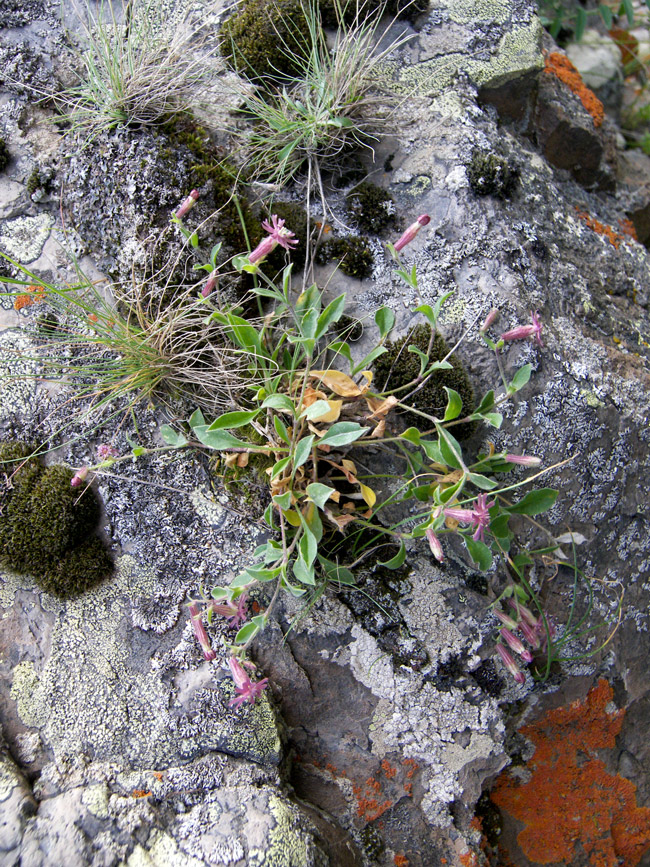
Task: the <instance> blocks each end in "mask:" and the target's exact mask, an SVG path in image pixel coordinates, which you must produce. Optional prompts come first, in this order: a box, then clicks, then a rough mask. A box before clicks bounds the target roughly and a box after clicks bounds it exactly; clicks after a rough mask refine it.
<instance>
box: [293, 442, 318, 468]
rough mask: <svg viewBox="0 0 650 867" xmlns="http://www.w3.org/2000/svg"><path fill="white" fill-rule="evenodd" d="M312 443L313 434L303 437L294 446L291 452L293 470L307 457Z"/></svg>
mask: <svg viewBox="0 0 650 867" xmlns="http://www.w3.org/2000/svg"><path fill="white" fill-rule="evenodd" d="M313 445H314V435H313V434H310V435H309V436H308V437H303V438H302V439H301V440H300V442H299V443H298V445H297V446H296V448H295V451H294V453H293V472H294V473H295V471H296V470H297V469H298V467H301V466H302V465H303V464H304V463H305V462H306V461H307V460H308V458H309V455H310V454H311V450H312V446H313Z"/></svg>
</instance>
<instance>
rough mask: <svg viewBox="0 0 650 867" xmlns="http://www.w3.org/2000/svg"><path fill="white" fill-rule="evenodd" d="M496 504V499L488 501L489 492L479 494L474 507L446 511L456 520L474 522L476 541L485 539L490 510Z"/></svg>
mask: <svg viewBox="0 0 650 867" xmlns="http://www.w3.org/2000/svg"><path fill="white" fill-rule="evenodd" d="M493 505H494V500H492V502H491V503H488V502H487V494H479V495H478V497H477V498H476V502H475V504H474V508H473V509H456V508H453V507H452V508H449V509H444V510H443V511H444V513H445V515H446V516H447V517H448V518H453V519H454V520H455V521H462V522H463V523H464V524H474V526H475V527H476V532H475V533H474V536H473V537H472V538H473V539H474V540H475V541H476V540H479V541H481V542H482V541H483V538H484V536H485V529H486V527H489V526H490V514H489V510H490V509H491V508H492V506H493Z"/></svg>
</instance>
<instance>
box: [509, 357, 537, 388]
mask: <svg viewBox="0 0 650 867" xmlns="http://www.w3.org/2000/svg"><path fill="white" fill-rule="evenodd" d="M532 371H533V365H532V364H524V366H523V367H520V368H519V370H518V371H517V372H516V373H515V375H514V376H513V377H512V382H511V383H510V385H509V386H508V394H514V393H515V392H516V391H519V390H520V389H522V388H523V387H524V386H525V385H526V383H527V382H528V380H529V379H530V374H531V373H532Z"/></svg>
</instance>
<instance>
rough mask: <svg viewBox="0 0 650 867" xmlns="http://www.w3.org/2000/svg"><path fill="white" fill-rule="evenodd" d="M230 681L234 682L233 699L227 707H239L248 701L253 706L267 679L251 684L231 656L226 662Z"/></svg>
mask: <svg viewBox="0 0 650 867" xmlns="http://www.w3.org/2000/svg"><path fill="white" fill-rule="evenodd" d="M228 665H229V666H230V673H231V674H232V679H233V680H234V681H235V692H236V693H237V695H236V696H235V698H233V699H231V700H230V701H229V702H228V707H239V705H240V704H244V702H247V701H249V702H250V703H251V704H255V699H257V698H259V697H260V696H261V694H262V693H263V692H264V690H265V689H266V687H267V685H268V682H269V679H268V677H265V678H264V679H263V680H260V681H258V682H257V683H253V681H252V680H251V679H250V677H249V676H248V674H247V673H246V671H245V670H244V668H243V666H242V664H241V663H240V662H239V660H238V659H237V658H236V657H234V656H231V657H230V659H229V660H228Z"/></svg>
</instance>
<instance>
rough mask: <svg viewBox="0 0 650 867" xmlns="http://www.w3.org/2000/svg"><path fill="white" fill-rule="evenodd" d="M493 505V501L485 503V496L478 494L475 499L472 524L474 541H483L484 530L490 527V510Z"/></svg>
mask: <svg viewBox="0 0 650 867" xmlns="http://www.w3.org/2000/svg"><path fill="white" fill-rule="evenodd" d="M493 505H494V500H492V502H491V503H488V501H487V494H479V495H478V497H477V498H476V504H475V506H474V509H473V510H472V512H473V517H472V523H474V524H476V532H475V533H474V535H473V536H472V538H473V539H474V541H477V540H478V541H481V542H482V541H483V539H484V537H485V530H486V528H487V527H489V526H490V509H491V508H492V506H493Z"/></svg>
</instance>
